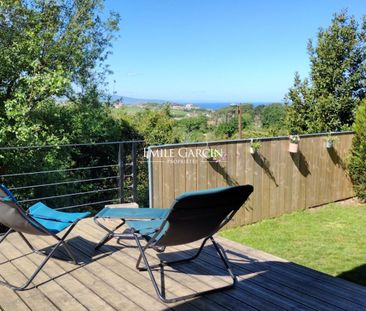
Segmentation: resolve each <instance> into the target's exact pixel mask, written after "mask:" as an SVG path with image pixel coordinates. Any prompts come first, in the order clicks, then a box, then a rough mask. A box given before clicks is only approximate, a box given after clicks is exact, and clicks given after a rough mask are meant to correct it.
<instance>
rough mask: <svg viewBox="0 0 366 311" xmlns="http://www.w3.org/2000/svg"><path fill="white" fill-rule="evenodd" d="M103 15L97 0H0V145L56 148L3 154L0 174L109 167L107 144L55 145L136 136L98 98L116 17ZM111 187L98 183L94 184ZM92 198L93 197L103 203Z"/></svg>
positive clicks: (73, 176) (26, 180)
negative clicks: (62, 146)
mask: <svg viewBox="0 0 366 311" xmlns="http://www.w3.org/2000/svg"><path fill="white" fill-rule="evenodd" d="M105 16H107V14H105V13H104V12H103V7H102V0H15V1H13V0H12V1H10V0H2V1H1V2H0V26H1V27H0V142H1V146H28V145H39V146H42V145H51V144H52V145H55V147H53V148H31V149H23V150H21V151H19V150H9V151H7V152H6V154H5V152H2V154H1V155H0V161H1V163H0V173H1V174H5V173H18V172H30V171H40V170H43V171H46V170H55V169H57V170H61V169H63V168H73V167H80V166H83V167H85V166H92V165H104V164H111V161H116V157H115V155H116V150H115V147H113V146H103V148H93V150H92V149H91V148H90V147H85V146H80V147H75V148H61V147H57V146H58V145H60V144H73V143H93V142H105V141H116V140H130V139H133V138H140V136H139V134H138V133H137V132H136V131H135V130H134V129H133V128H132V127H131V125H130V124H129V122H128V121H126V120H115V119H112V118H111V115H110V109H109V107H108V101H105V100H103V99H102V98H103V89H102V88H103V87H104V85H105V84H104V81H105V80H104V78H105V75H106V74H107V73H108V72H109V69H108V67H107V66H106V65H104V61H105V59H106V57H107V56H108V54H109V51H108V48H109V46H110V43H111V41H112V39H113V37H114V32H115V31H116V30H117V29H118V20H119V17H118V16H117V15H116V14H114V13H111V14H110V15H109V17H106V18H104V17H105ZM113 155H114V158H113V159H112V157H113ZM104 173H112V172H104ZM104 173H103V174H104ZM103 174H101V173H100V172H99V173H98V172H95V171H94V172H92V171H86V170H85V171H79V172H76V171H75V172H74V171H73V172H71V173H69V174H68V175H65V174H64V173H54V174H52V175H47V176H46V175H42V174H41V175H33V176H26V177H22V178H14V179H12V180H3V181H6V182H7V183H8V185H9V186H13V185H17V186H19V185H22V186H25V185H34V184H40V183H52V182H55V181H61V180H68V181H70V180H79V179H87V178H95V177H103V176H104V175H103ZM114 175H115V174H114ZM109 183H111V181H102V182H101V183H100V184H99V185H98V187H100V188H103V187H105V186H108V184H109ZM91 186H92V185H91V184H90V183H89V184H86V183H84V184H81V183H75V184H72V183H71V184H68V185H67V186H66V185H58V186H57V187H56V188H55V186H52V187H49V188H32V189H26V190H24V191H20V192H19V193H17V194H19V198H20V199H22V198H30V197H33V196H36V197H37V196H38V197H39V196H48V195H50V194H51V195H53V194H56V192H57V194H62V193H70V192H71V193H72V192H79V191H85V190H90V187H91ZM98 195H99V196H98V198H99V200H101V199H103V198H106V197H105V196H104V194H98ZM71 199H72V200H71ZM84 199H88V198H87V197H85V198H84ZM89 199H91V200H92V199H95V198H92V197H91V196H90V197H89ZM69 201H70V202H71V201H72V202H71V203H72V204H70V205H75V204H78V203H80V202H79V201H78V200H77V199H76V198H65V199H64V202H63V203H70V202H69ZM51 203H52V204H51ZM51 203H50V204H51V205H53V206H55V205H54V204H56V205H57V204H59V202H58V203H56V202H51Z"/></svg>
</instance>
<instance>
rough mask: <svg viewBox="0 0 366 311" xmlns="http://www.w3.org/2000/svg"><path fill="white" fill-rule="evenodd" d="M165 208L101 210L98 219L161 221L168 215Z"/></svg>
mask: <svg viewBox="0 0 366 311" xmlns="http://www.w3.org/2000/svg"><path fill="white" fill-rule="evenodd" d="M168 213H169V209H167V208H109V207H105V208H103V209H102V210H101V211H100V212H99V213H98V214H97V217H99V218H109V219H113V218H115V219H163V218H165V217H166V215H168Z"/></svg>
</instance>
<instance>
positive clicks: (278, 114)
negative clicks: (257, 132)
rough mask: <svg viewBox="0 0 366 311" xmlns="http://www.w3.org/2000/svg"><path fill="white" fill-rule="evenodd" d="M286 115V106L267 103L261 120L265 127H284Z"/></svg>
mask: <svg viewBox="0 0 366 311" xmlns="http://www.w3.org/2000/svg"><path fill="white" fill-rule="evenodd" d="M285 116H286V111H285V106H284V105H282V104H276V103H275V104H270V105H266V106H265V107H264V108H263V110H262V115H261V120H262V125H263V127H264V128H267V129H268V128H277V129H279V128H282V127H283V125H284V119H285Z"/></svg>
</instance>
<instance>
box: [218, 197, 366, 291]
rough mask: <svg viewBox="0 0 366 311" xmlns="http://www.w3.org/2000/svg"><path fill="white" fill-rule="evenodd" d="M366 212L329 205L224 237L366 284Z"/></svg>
mask: <svg viewBox="0 0 366 311" xmlns="http://www.w3.org/2000/svg"><path fill="white" fill-rule="evenodd" d="M365 213H366V205H358V206H347V207H345V206H344V205H340V204H330V205H328V206H325V207H322V208H317V209H311V210H305V211H299V212H295V213H292V214H287V215H283V216H280V217H277V218H275V219H268V220H263V221H261V222H259V223H256V224H253V225H247V226H243V227H238V228H233V229H228V230H223V231H222V232H221V235H223V236H224V237H226V238H228V239H231V240H233V241H236V242H239V243H242V244H245V245H248V246H251V247H254V248H256V249H260V250H263V251H265V252H267V253H270V254H273V255H275V256H279V257H281V258H284V259H286V260H289V261H292V262H295V263H298V264H300V265H303V266H306V267H309V268H312V269H315V270H318V271H322V272H324V273H328V274H331V275H333V276H339V277H342V278H345V279H348V280H350V281H352V282H356V283H359V284H362V285H366V269H365V266H364V263H365V252H366V226H365ZM319 254H321V256H319ZM360 267H363V269H362V268H361V269H360Z"/></svg>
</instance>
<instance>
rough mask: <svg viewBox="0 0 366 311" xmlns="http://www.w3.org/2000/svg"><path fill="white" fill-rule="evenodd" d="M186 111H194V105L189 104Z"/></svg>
mask: <svg viewBox="0 0 366 311" xmlns="http://www.w3.org/2000/svg"><path fill="white" fill-rule="evenodd" d="M185 108H186V110H192V109H193V104H187V105H186V106H185Z"/></svg>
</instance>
